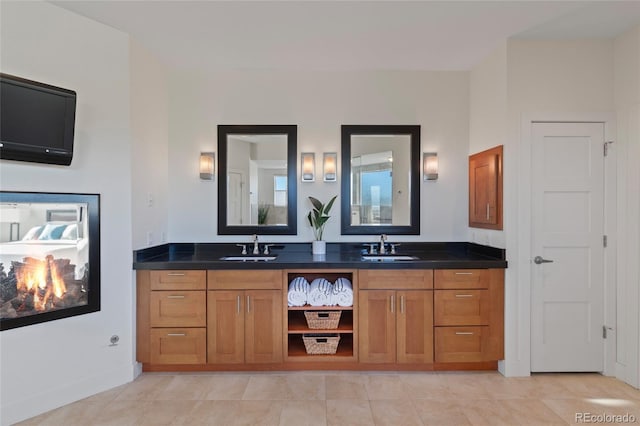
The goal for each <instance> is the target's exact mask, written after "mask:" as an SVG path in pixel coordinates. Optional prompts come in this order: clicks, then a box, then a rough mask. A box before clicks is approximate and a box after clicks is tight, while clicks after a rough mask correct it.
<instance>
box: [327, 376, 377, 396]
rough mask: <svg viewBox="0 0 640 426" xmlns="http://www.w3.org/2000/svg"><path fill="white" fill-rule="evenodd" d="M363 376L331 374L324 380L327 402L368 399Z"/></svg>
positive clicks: (365, 378)
mask: <svg viewBox="0 0 640 426" xmlns="http://www.w3.org/2000/svg"><path fill="white" fill-rule="evenodd" d="M366 383H367V376H366V375H364V374H331V375H327V376H326V378H325V388H326V396H325V398H326V399H327V400H330V399H338V400H341V399H365V400H366V399H369V395H368V394H367V388H366Z"/></svg>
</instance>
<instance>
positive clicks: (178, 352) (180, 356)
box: [149, 328, 207, 364]
mask: <svg viewBox="0 0 640 426" xmlns="http://www.w3.org/2000/svg"><path fill="white" fill-rule="evenodd" d="M150 338H151V342H150V348H149V349H150V352H151V353H150V361H151V363H152V364H204V363H205V362H206V359H207V356H206V347H207V329H206V328H153V329H151V337H150Z"/></svg>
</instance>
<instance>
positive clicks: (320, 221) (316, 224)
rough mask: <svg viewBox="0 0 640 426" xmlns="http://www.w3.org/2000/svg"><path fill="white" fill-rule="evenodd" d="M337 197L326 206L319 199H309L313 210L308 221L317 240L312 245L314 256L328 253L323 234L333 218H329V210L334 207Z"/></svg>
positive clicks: (308, 216)
mask: <svg viewBox="0 0 640 426" xmlns="http://www.w3.org/2000/svg"><path fill="white" fill-rule="evenodd" d="M337 197H338V196H337V195H335V196H334V197H333V198H332V199H331V200H329V202H328V203H327V204H326V205H325V204H322V202H321V201H320V200H318V199H317V198H314V197H309V201H311V204H312V205H313V210H311V211H310V212H309V214H308V215H307V220H309V225H311V228H313V235H314V237H315V238H316V239H315V241H313V242H312V243H311V252H312V253H313V254H325V253H326V252H327V243H326V241H324V240H323V239H322V233H323V232H324V226H325V225H326V224H327V221H328V220H329V218H330V217H331V216H329V210H331V207H333V202H334V201H335V200H336V198H337Z"/></svg>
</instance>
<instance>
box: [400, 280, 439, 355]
mask: <svg viewBox="0 0 640 426" xmlns="http://www.w3.org/2000/svg"><path fill="white" fill-rule="evenodd" d="M396 299H397V303H396V304H397V313H396V324H397V325H396V335H397V362H398V363H432V362H433V291H429V290H404V291H398V292H397V293H396Z"/></svg>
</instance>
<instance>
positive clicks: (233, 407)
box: [217, 401, 284, 426]
mask: <svg viewBox="0 0 640 426" xmlns="http://www.w3.org/2000/svg"><path fill="white" fill-rule="evenodd" d="M217 402H219V403H222V402H223V401H217ZM224 403H225V404H228V408H229V411H230V415H231V417H229V418H228V419H229V420H230V421H229V422H228V423H221V424H222V425H229V426H232V425H233V426H236V425H238V426H243V425H247V426H259V425H279V424H280V414H281V413H282V407H283V404H284V402H283V401H225V402H224Z"/></svg>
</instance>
